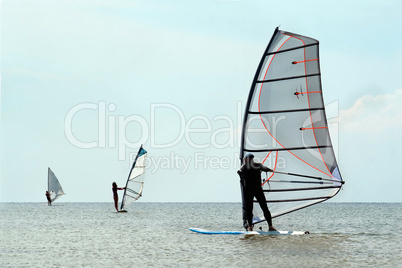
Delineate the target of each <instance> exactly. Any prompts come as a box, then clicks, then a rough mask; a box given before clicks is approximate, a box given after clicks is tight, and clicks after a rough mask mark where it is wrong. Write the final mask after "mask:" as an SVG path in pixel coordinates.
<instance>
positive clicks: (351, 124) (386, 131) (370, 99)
mask: <svg viewBox="0 0 402 268" xmlns="http://www.w3.org/2000/svg"><path fill="white" fill-rule="evenodd" d="M339 123H340V127H341V131H343V132H349V133H353V132H354V133H356V132H359V133H364V134H365V135H369V136H378V135H384V138H391V137H394V136H396V135H398V136H399V131H400V130H402V89H398V90H395V91H394V92H393V93H391V94H383V95H377V96H372V95H365V96H363V97H361V98H359V99H358V100H357V101H356V102H355V104H354V105H353V106H352V107H351V108H349V109H348V110H342V111H340V113H339Z"/></svg>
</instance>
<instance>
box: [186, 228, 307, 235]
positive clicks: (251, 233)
mask: <svg viewBox="0 0 402 268" xmlns="http://www.w3.org/2000/svg"><path fill="white" fill-rule="evenodd" d="M189 229H190V231H193V232H195V233H199V234H208V235H214V234H223V235H241V234H244V235H305V234H309V232H308V231H305V232H303V231H268V232H264V231H210V230H205V229H200V228H189Z"/></svg>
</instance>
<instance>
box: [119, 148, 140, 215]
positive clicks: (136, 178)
mask: <svg viewBox="0 0 402 268" xmlns="http://www.w3.org/2000/svg"><path fill="white" fill-rule="evenodd" d="M146 156H147V151H146V150H145V149H144V148H142V145H141V147H140V149H139V150H138V153H137V156H136V157H135V159H134V162H133V165H132V167H131V169H130V172H129V174H128V178H127V182H126V189H125V190H124V194H123V199H122V201H121V207H120V210H121V211H125V207H126V206H127V205H128V204H130V203H132V202H134V201H136V200H138V199H139V198H140V197H141V196H142V191H143V189H144V179H145V158H146Z"/></svg>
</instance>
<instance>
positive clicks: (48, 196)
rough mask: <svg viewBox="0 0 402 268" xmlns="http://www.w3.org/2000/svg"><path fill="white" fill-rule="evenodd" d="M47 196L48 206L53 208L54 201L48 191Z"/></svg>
mask: <svg viewBox="0 0 402 268" xmlns="http://www.w3.org/2000/svg"><path fill="white" fill-rule="evenodd" d="M45 195H46V199H47V205H48V206H51V205H52V199H51V198H50V193H49V191H46V193H45Z"/></svg>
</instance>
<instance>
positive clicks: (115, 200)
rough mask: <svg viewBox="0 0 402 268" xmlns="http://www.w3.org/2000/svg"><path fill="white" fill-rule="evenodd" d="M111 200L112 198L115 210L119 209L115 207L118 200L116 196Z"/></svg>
mask: <svg viewBox="0 0 402 268" xmlns="http://www.w3.org/2000/svg"><path fill="white" fill-rule="evenodd" d="M113 200H114V207H115V208H116V211H119V209H118V207H117V205H118V202H119V199H118V198H116V197H113Z"/></svg>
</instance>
